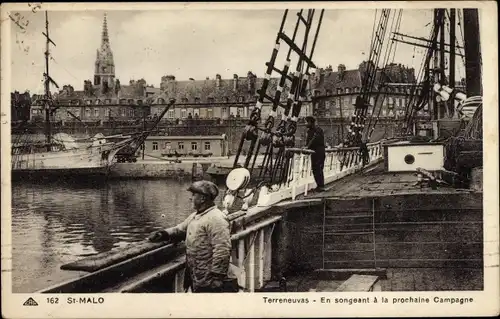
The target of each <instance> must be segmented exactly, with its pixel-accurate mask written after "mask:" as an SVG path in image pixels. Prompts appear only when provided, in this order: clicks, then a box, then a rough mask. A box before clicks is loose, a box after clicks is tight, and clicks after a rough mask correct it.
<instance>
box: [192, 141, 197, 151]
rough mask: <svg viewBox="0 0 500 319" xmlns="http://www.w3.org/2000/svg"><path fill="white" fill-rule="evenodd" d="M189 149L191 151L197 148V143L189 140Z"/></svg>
mask: <svg viewBox="0 0 500 319" xmlns="http://www.w3.org/2000/svg"><path fill="white" fill-rule="evenodd" d="M191 150H192V151H196V150H198V143H197V142H191Z"/></svg>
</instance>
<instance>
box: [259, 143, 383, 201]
mask: <svg viewBox="0 0 500 319" xmlns="http://www.w3.org/2000/svg"><path fill="white" fill-rule="evenodd" d="M367 147H368V153H369V156H370V157H369V163H368V164H367V165H370V164H373V163H376V162H378V161H379V160H380V159H381V158H382V143H381V142H376V143H370V144H367ZM287 151H288V152H292V153H293V165H292V169H291V170H290V172H289V175H288V179H287V182H285V183H283V184H281V185H273V186H271V187H270V188H268V187H266V186H263V187H262V188H261V190H260V193H259V198H258V201H257V206H269V205H273V204H275V203H278V202H280V201H282V200H285V199H292V200H295V199H296V198H297V196H299V195H301V194H304V195H305V196H307V193H308V191H309V190H312V189H314V188H316V186H317V185H316V183H315V181H314V177H313V175H312V170H311V164H310V161H311V159H310V158H311V153H312V152H311V151H309V150H304V149H288V150H287ZM342 162H344V166H342ZM367 165H365V166H367ZM361 168H363V164H362V161H361V157H360V154H359V148H354V147H353V148H333V149H328V150H326V159H325V167H324V177H325V185H328V184H329V183H331V182H333V181H336V180H338V179H340V178H342V177H344V176H347V175H350V174H353V173H355V172H357V171H359V170H360V169H361Z"/></svg>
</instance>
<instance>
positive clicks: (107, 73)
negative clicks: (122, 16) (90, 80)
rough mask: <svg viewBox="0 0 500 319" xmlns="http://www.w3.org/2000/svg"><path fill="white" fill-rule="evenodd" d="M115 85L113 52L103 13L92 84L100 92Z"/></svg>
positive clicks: (107, 90) (108, 91)
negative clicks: (99, 44) (99, 43)
mask: <svg viewBox="0 0 500 319" xmlns="http://www.w3.org/2000/svg"><path fill="white" fill-rule="evenodd" d="M114 85H115V62H114V61H113V52H112V51H111V47H110V45H109V34H108V21H107V15H106V13H105V14H104V20H103V23H102V35H101V47H100V48H99V49H97V54H96V61H95V72H94V86H95V87H97V88H98V89H99V91H100V92H102V93H105V94H107V93H111V92H112V90H113V87H114Z"/></svg>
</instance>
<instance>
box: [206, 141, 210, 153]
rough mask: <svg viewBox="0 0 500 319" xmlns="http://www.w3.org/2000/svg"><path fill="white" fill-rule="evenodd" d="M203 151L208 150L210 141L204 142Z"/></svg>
mask: <svg viewBox="0 0 500 319" xmlns="http://www.w3.org/2000/svg"><path fill="white" fill-rule="evenodd" d="M205 151H210V142H205Z"/></svg>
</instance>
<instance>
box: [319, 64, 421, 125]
mask: <svg viewBox="0 0 500 319" xmlns="http://www.w3.org/2000/svg"><path fill="white" fill-rule="evenodd" d="M367 63H368V62H366V61H363V62H362V63H361V64H360V65H359V67H358V68H357V69H353V70H346V67H345V65H343V64H339V65H338V67H337V71H336V72H334V71H333V69H332V67H331V66H329V67H327V68H325V69H318V70H317V72H316V73H315V74H314V75H313V76H312V77H311V81H310V82H311V83H310V89H311V93H312V99H313V105H314V112H315V114H316V115H317V116H318V117H333V118H350V117H352V116H353V115H354V103H355V102H356V97H357V96H358V95H359V93H360V91H361V87H362V83H363V78H364V76H365V74H366V73H365V72H366V69H367ZM386 75H387V76H388V77H389V80H388V82H386V84H387V93H386V94H385V96H384V97H385V98H384V99H382V98H380V99H379V100H378V102H377V103H378V104H377V108H376V115H379V113H378V109H379V107H380V105H382V108H381V110H380V117H382V118H393V119H400V118H404V116H405V109H406V105H407V103H408V99H409V95H410V93H411V90H412V87H413V86H414V83H415V70H414V69H413V68H407V67H405V66H403V65H401V64H395V63H393V64H390V65H388V66H386ZM380 77H381V71H380V70H378V71H377V74H376V77H375V85H374V93H376V89H377V86H378V84H379V83H380ZM419 93H420V88H417V94H419ZM374 102H375V98H374V97H373V96H372V97H371V99H370V104H371V105H373V104H374ZM428 110H429V108H428V106H424V109H423V110H422V111H420V112H419V115H420V116H426V115H428V114H426V113H428ZM371 112H372V108H369V109H368V113H369V114H371Z"/></svg>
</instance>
